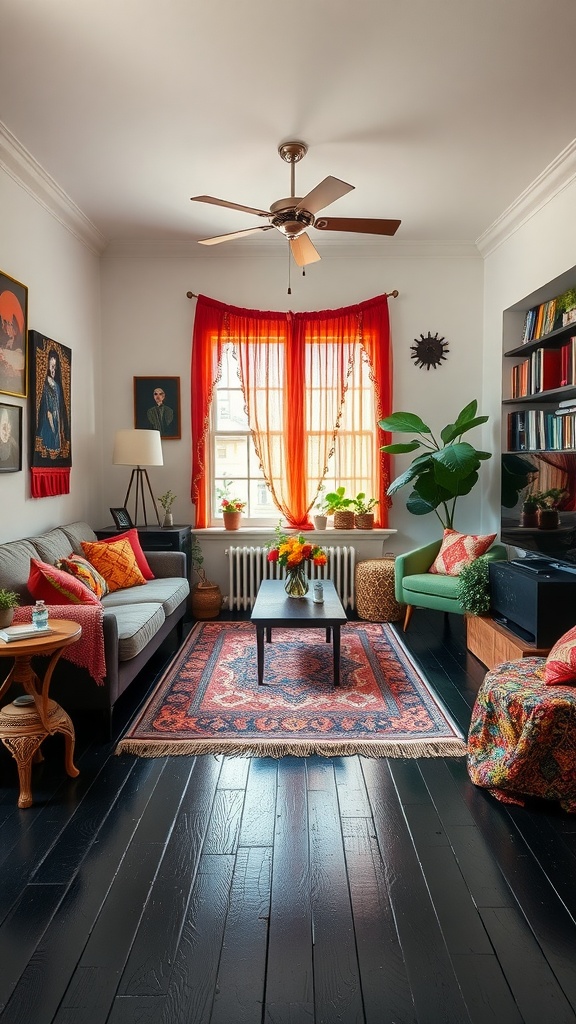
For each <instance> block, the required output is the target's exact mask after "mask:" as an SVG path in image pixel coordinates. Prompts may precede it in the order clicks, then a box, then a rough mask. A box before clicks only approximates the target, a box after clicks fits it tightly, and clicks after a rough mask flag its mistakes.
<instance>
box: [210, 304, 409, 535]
mask: <svg viewBox="0 0 576 1024" xmlns="http://www.w3.org/2000/svg"><path fill="white" fill-rule="evenodd" d="M226 342H231V343H233V344H234V346H235V349H236V352H237V355H238V362H239V368H240V378H241V384H242V389H243V393H244V400H245V403H246V408H247V411H248V422H249V425H250V430H251V432H252V437H253V441H254V445H255V449H256V453H257V455H258V458H259V461H260V464H261V466H262V471H263V474H264V477H265V479H266V482H267V484H268V486H269V487H270V490H271V493H272V496H273V498H274V502H275V504H276V505H277V507H278V509H279V510H280V511H281V512H282V514H283V515H284V517H285V518H286V521H287V522H288V523H289V524H290V525H291V526H293V527H296V528H298V529H307V528H309V526H310V523H309V519H308V512H309V510H310V508H311V507H312V504H313V503H314V499H315V497H316V495H317V493H318V489H319V487H320V485H321V482H322V480H323V478H324V475H325V473H326V470H327V466H328V459H329V457H330V454H331V452H332V451H333V450H334V440H335V437H336V434H337V430H338V426H339V422H340V416H341V412H342V405H343V402H344V398H345V394H346V388H347V381H348V378H349V375H350V373H351V371H352V366H353V363H354V358H355V356H358V349H359V348H361V349H362V351H363V352H364V354H365V357H366V359H367V360H368V363H369V366H370V378H371V380H372V382H373V385H374V391H375V396H376V402H375V404H376V407H377V415H376V418H375V422H374V430H375V432H376V436H378V426H377V420H378V419H380V418H382V417H384V416H386V415H388V414H389V412H391V380H392V366H391V347H390V329H389V319H388V300H387V297H386V296H385V295H382V296H378V297H377V298H375V299H370V300H368V301H367V302H363V303H360V304H358V305H356V306H350V307H346V308H343V309H339V310H324V311H322V312H319V313H290V312H287V313H275V312H261V311H259V310H248V309H241V308H237V307H233V306H226V305H224V304H223V303H219V302H216V301H215V300H213V299H208V298H206V296H203V295H200V296H199V297H198V303H197V308H196V317H195V322H194V334H193V343H192V380H191V392H192V395H193V402H192V501H193V502H194V503H195V505H196V525H197V526H198V527H203V526H207V525H208V511H209V490H210V472H209V464H208V463H209V445H208V438H209V433H208V431H209V418H210V406H211V403H212V399H213V394H214V387H215V384H216V382H217V380H218V377H219V372H220V362H221V357H222V346H223V345H224V344H225V343H226ZM378 447H379V445H378ZM376 476H377V479H378V497H379V498H380V505H379V506H378V510H379V517H380V525H387V509H388V506H389V499H388V498H387V496H386V488H387V486H388V481H389V459H388V456H385V455H383V453H380V452H379V453H378V458H377V467H376Z"/></svg>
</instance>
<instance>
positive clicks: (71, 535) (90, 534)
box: [61, 522, 98, 555]
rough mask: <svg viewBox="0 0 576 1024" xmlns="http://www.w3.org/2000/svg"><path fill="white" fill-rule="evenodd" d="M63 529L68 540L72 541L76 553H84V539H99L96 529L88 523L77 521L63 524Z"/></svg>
mask: <svg viewBox="0 0 576 1024" xmlns="http://www.w3.org/2000/svg"><path fill="white" fill-rule="evenodd" d="M61 529H62V530H63V531H64V533H65V534H66V536H67V537H68V540H69V541H70V547H71V549H72V551H73V552H74V554H75V555H82V554H83V551H82V541H83V540H87V541H95V540H98V538H97V536H96V534H95V533H94V530H93V529H92V527H91V526H89V525H88V523H82V522H76V523H68V524H67V525H66V526H62V527H61Z"/></svg>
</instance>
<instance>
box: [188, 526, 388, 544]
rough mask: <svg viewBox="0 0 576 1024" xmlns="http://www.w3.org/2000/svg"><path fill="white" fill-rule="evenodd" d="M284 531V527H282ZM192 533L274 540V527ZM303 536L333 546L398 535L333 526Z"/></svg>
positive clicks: (216, 528)
mask: <svg viewBox="0 0 576 1024" xmlns="http://www.w3.org/2000/svg"><path fill="white" fill-rule="evenodd" d="M283 529H284V527H283ZM192 532H193V533H194V534H197V535H198V536H199V537H204V538H205V539H208V538H209V537H214V538H218V539H220V538H222V537H230V538H234V537H238V536H240V537H242V538H243V539H249V538H254V540H262V539H267V540H273V539H274V527H271V526H270V527H268V526H241V527H240V529H238V530H226V529H224V527H223V526H208V527H205V528H203V529H196V527H194V526H193V527H192ZM286 532H287V533H289V532H296V531H295V530H294V529H293V528H292V527H289V526H287V527H286ZM302 532H303V533H304V536H306V537H310V538H317V539H318V540H320V541H321V542H322V543H330V544H333V543H334V542H335V541H336V540H339V541H342V542H344V541H348V542H350V541H352V540H358V541H360V540H369V539H370V537H374V538H376V539H378V540H385V539H386V537H391V536H393V535H394V534H396V533H398V531H397V530H391V529H388V528H386V529H374V530H335V529H334V527H333V526H331V527H328V529H327V530H303V531H302Z"/></svg>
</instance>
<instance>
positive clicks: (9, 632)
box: [0, 622, 56, 644]
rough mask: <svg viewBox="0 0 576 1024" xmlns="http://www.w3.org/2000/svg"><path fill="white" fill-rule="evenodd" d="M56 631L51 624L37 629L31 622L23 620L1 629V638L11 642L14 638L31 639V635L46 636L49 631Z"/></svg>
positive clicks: (7, 642)
mask: <svg viewBox="0 0 576 1024" xmlns="http://www.w3.org/2000/svg"><path fill="white" fill-rule="evenodd" d="M55 632H56V630H54V629H51V627H50V626H46V628H45V629H37V628H36V626H33V625H31V623H30V622H21V623H19V624H18V625H17V626H6V629H0V640H3V641H4V643H6V644H9V643H11V642H13V641H14V640H29V639H30V637H34V636H45V635H46V634H47V633H55Z"/></svg>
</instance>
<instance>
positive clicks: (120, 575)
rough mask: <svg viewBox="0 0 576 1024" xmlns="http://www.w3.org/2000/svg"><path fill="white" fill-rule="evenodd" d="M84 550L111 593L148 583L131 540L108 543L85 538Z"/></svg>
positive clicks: (83, 542)
mask: <svg viewBox="0 0 576 1024" xmlns="http://www.w3.org/2000/svg"><path fill="white" fill-rule="evenodd" d="M82 550H83V552H84V554H85V555H86V558H87V559H88V561H89V562H91V563H92V565H93V566H95V568H96V569H97V570H98V572H99V573H101V575H102V576H103V577H104V579H105V580H106V583H107V584H108V590H109V591H110V593H111V594H112V593H113V592H114V591H115V590H127V589H128V587H141V586H143V585H144V584H145V583H146V580H145V579H144V577H143V575H142V573H141V572H140V569H139V568H138V563H137V561H136V555H135V554H134V549H133V548H132V545H131V544H130V541H129V540H117V541H113V542H112V543H108V544H106V543H105V542H104V541H94V542H90V541H85V540H83V541H82Z"/></svg>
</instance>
